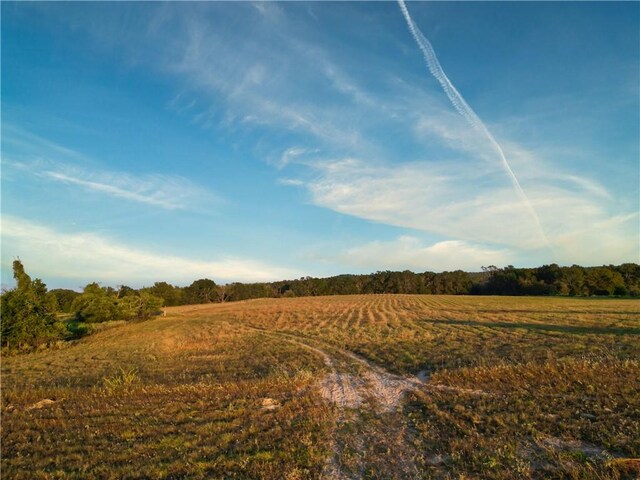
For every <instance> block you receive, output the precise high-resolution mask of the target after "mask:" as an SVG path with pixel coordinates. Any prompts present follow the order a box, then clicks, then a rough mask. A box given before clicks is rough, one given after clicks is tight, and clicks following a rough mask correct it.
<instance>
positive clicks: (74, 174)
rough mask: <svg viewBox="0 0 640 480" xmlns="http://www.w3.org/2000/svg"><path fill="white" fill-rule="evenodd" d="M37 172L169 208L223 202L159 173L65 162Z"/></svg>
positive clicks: (193, 185) (185, 180) (183, 181)
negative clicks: (74, 165) (97, 168)
mask: <svg viewBox="0 0 640 480" xmlns="http://www.w3.org/2000/svg"><path fill="white" fill-rule="evenodd" d="M37 174H38V175H40V176H42V177H44V178H47V179H51V180H53V181H56V182H60V183H64V184H67V185H75V186H78V187H81V188H84V189H85V190H87V191H90V192H95V193H98V194H104V195H109V196H111V197H115V198H121V199H124V200H131V201H134V202H140V203H144V204H147V205H151V206H154V207H160V208H164V209H167V210H188V209H194V208H197V207H198V205H202V204H206V205H208V207H210V206H211V205H212V204H220V203H221V201H220V199H218V198H217V197H215V196H214V195H212V194H211V193H209V192H207V191H206V190H204V189H203V188H201V187H199V186H197V185H195V184H194V183H193V182H192V181H190V180H188V179H186V178H184V177H180V176H169V175H158V174H147V175H131V174H129V173H125V172H108V171H98V172H87V171H82V170H80V169H78V168H69V167H67V166H62V170H59V171H52V170H45V171H42V172H39V173H37Z"/></svg>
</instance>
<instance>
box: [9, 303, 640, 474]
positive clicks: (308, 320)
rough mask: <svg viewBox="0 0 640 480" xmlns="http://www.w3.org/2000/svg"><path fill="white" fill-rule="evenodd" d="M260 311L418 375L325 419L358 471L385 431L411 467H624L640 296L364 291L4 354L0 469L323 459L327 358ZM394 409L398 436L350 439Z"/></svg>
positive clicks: (634, 452) (215, 311)
mask: <svg viewBox="0 0 640 480" xmlns="http://www.w3.org/2000/svg"><path fill="white" fill-rule="evenodd" d="M259 329H262V330H264V331H266V332H267V333H268V332H275V331H277V332H284V333H287V334H290V335H294V336H296V337H297V338H300V339H301V341H304V342H306V341H309V342H313V345H314V346H316V347H317V346H319V345H320V346H321V345H328V346H333V347H337V348H340V349H344V350H348V351H351V352H354V353H356V354H358V355H360V356H362V357H363V358H366V359H368V360H369V361H370V362H372V363H374V364H376V365H379V366H381V367H383V368H385V369H387V370H389V371H391V372H394V373H400V374H403V375H408V376H409V375H415V374H418V373H420V375H421V376H422V377H423V378H424V377H429V380H428V381H427V383H426V384H425V386H426V388H424V389H416V390H415V391H413V392H412V393H410V394H409V395H407V397H406V398H405V399H404V402H403V403H402V405H401V408H400V411H399V412H398V413H397V414H394V415H393V418H391V416H389V417H385V416H384V415H376V414H373V413H372V414H371V415H370V418H369V417H367V416H366V415H364V416H363V417H362V418H365V419H366V421H367V422H368V423H367V424H366V425H354V426H351V427H349V426H346V427H345V426H344V425H339V428H340V429H342V430H344V429H345V428H347V429H349V428H350V429H351V430H353V431H354V432H353V435H352V436H353V438H354V440H355V442H354V445H352V446H351V451H353V452H354V453H353V454H354V455H357V450H358V449H362V450H363V451H368V450H375V449H378V450H379V451H378V450H376V451H374V452H370V453H369V455H368V458H371V459H374V460H371V461H370V462H369V464H368V465H364V468H362V470H361V471H360V472H359V475H360V476H362V477H365V478H393V477H396V478H401V475H400V474H399V473H395V474H394V470H393V469H392V468H391V467H389V465H392V464H393V463H392V462H383V461H380V459H381V458H383V457H384V455H391V456H392V454H393V452H391V453H389V452H388V451H387V452H385V451H384V449H385V448H387V449H388V446H389V445H394V444H402V445H403V447H402V448H403V449H404V450H406V451H409V450H410V451H411V452H414V454H413V455H414V458H413V459H412V461H411V465H412V468H414V472H415V476H416V477H418V478H504V479H510V478H636V477H637V476H638V470H637V466H634V465H637V464H634V462H632V461H630V460H628V459H630V458H636V457H640V393H639V392H640V380H639V379H640V362H639V359H640V302H638V301H634V300H614V299H595V300H594V299H569V298H526V297H519V298H515V297H454V296H414V295H375V296H374V295H369V296H346V297H338V296H336V297H313V298H286V299H284V298H283V299H264V300H253V301H247V302H239V303H229V304H216V305H200V306H187V307H176V308H173V309H169V313H168V315H167V317H162V318H156V319H153V320H150V321H147V322H142V323H132V324H127V325H125V326H121V327H115V328H112V329H109V330H105V331H102V332H99V333H97V334H95V335H92V336H90V337H87V338H84V339H82V340H80V341H78V342H76V343H74V344H72V345H69V346H67V347H65V348H62V349H60V350H50V351H45V352H40V353H36V354H32V355H25V356H16V357H7V358H3V364H2V474H3V478H318V477H321V476H322V474H323V471H325V472H326V470H325V466H326V464H327V462H328V460H329V459H330V458H331V455H332V438H333V435H334V431H335V428H337V424H338V423H339V422H343V419H344V415H343V414H342V413H341V412H340V411H339V409H338V408H336V407H335V406H333V405H329V404H327V402H326V401H325V400H324V399H323V398H322V397H321V396H320V395H319V388H318V386H319V383H320V380H321V379H322V378H323V376H324V375H325V374H326V373H327V370H326V367H325V365H324V363H323V360H322V358H321V357H320V356H319V355H317V354H315V353H314V352H313V351H312V350H310V349H306V348H304V347H303V346H302V345H300V344H296V343H295V342H287V341H284V340H283V338H282V337H279V336H277V335H269V334H265V333H263V332H261V331H260V330H259ZM436 387H437V388H436ZM43 399H49V400H52V401H54V403H50V404H48V405H45V406H43V407H42V408H31V407H33V406H34V405H36V404H37V402H39V401H41V400H43ZM365 413H366V412H365ZM391 421H393V422H400V423H402V424H403V426H404V427H406V428H402V429H399V428H397V429H393V431H395V432H397V431H402V432H403V433H402V436H403V438H395V439H393V441H388V442H385V441H383V440H384V439H381V440H380V442H377V441H376V442H370V441H368V442H367V444H364V445H363V444H359V442H358V441H357V440H358V430H359V429H361V430H363V431H371V432H376V435H378V434H379V435H380V436H384V435H385V424H386V423H388V422H391ZM362 438H366V439H368V440H370V439H371V438H372V436H371V435H369V436H363V437H361V439H362ZM407 446H410V447H411V448H410V449H408V447H407ZM399 448H400V447H399ZM346 450H348V449H346ZM376 458H378V461H377V462H376V461H375V459H376ZM394 468H395V467H394ZM398 471H399V470H398ZM403 475H405V474H404V473H403Z"/></svg>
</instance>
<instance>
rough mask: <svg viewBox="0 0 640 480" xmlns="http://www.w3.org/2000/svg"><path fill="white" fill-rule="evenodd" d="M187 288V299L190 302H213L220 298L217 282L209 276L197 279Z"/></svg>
mask: <svg viewBox="0 0 640 480" xmlns="http://www.w3.org/2000/svg"><path fill="white" fill-rule="evenodd" d="M185 290H186V292H185V293H186V296H187V301H188V302H189V303H211V302H215V301H217V300H218V299H219V298H220V294H219V291H218V286H217V285H216V282H214V281H213V280H209V279H208V278H201V279H200V280H196V281H195V282H193V283H192V284H191V285H189V286H188V287H187V288H186V289H185Z"/></svg>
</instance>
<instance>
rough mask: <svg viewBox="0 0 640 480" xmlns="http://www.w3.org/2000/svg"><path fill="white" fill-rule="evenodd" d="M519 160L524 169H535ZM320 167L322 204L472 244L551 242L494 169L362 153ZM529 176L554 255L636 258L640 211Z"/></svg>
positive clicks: (317, 200)
mask: <svg viewBox="0 0 640 480" xmlns="http://www.w3.org/2000/svg"><path fill="white" fill-rule="evenodd" d="M519 161H520V162H521V164H520V166H521V167H522V170H523V171H524V170H527V171H528V170H529V169H530V168H531V166H529V167H528V169H525V164H524V161H523V160H522V159H519ZM537 166H540V165H539V164H538V165H537ZM314 170H315V175H313V176H311V177H310V179H308V180H306V181H304V188H306V189H307V190H308V191H309V193H310V195H311V201H312V202H313V203H314V204H316V205H320V206H323V207H326V208H330V209H332V210H334V211H337V212H340V213H344V214H348V215H353V216H356V217H359V218H365V219H368V220H372V221H375V222H380V223H384V224H387V225H395V226H398V227H408V228H412V229H416V230H422V231H425V232H431V233H437V234H439V235H442V236H444V237H445V238H447V237H448V238H454V239H459V240H464V241H466V242H472V243H477V242H480V243H484V244H489V245H503V246H508V247H509V248H510V249H511V250H513V249H520V250H524V251H536V250H539V249H544V247H545V245H544V244H543V243H542V242H541V241H540V237H539V236H538V235H537V229H536V226H535V225H534V224H533V222H531V221H530V217H529V215H528V213H527V210H526V207H525V206H524V205H523V204H522V203H521V202H519V201H517V199H514V196H513V193H512V191H511V189H510V187H509V186H508V185H502V186H501V185H500V183H499V182H497V180H496V176H495V174H494V175H491V174H487V173H486V172H482V171H480V172H475V171H473V170H472V169H462V171H455V172H454V171H452V170H451V168H450V165H449V164H448V163H440V164H434V163H432V162H429V163H426V162H425V163H420V162H416V163H411V164H406V163H405V164H402V165H399V166H398V165H392V164H384V163H380V164H376V165H372V164H371V163H369V162H364V161H361V160H358V159H343V160H338V161H323V162H317V163H316V164H315V166H314ZM525 178H527V183H528V190H529V192H530V193H529V195H530V199H531V202H532V203H533V205H534V206H535V207H536V208H537V209H538V210H539V211H540V212H542V215H541V221H542V222H543V224H544V225H545V227H546V228H547V231H548V232H549V237H550V239H551V242H552V245H553V247H554V248H555V249H556V256H557V258H556V259H555V261H559V262H562V263H572V262H578V261H582V262H585V263H587V264H593V263H599V262H611V261H614V259H615V261H634V260H635V259H637V255H638V238H640V237H639V236H638V228H637V226H638V224H637V218H638V215H637V214H636V213H628V214H616V213H615V211H614V212H611V209H612V206H611V204H603V203H602V201H601V200H602V199H603V198H606V197H607V196H608V193H607V192H606V190H604V189H603V187H601V186H599V185H597V184H595V183H593V182H591V181H581V180H580V179H579V178H578V179H576V178H573V177H569V178H566V176H565V175H563V174H562V173H560V174H559V175H557V176H555V175H551V174H550V173H549V172H547V173H546V174H537V175H534V174H533V173H528V174H527V175H525ZM567 180H568V182H567ZM469 186H473V188H469ZM594 189H596V190H598V192H599V195H598V196H596V197H594V196H593V195H592V194H590V192H592V191H593V190H594ZM597 225H602V226H603V227H604V226H605V225H606V228H597V227H595V226H597ZM568 239H571V241H569V240H568ZM543 261H544V257H543Z"/></svg>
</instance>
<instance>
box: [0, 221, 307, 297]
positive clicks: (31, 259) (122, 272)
mask: <svg viewBox="0 0 640 480" xmlns="http://www.w3.org/2000/svg"><path fill="white" fill-rule="evenodd" d="M2 244H3V245H2V250H3V257H2V261H3V265H2V267H3V269H9V270H10V265H8V263H9V262H10V261H11V259H12V258H15V257H20V258H21V259H22V260H23V261H24V262H25V265H27V267H28V269H29V271H30V272H33V274H34V275H35V276H38V277H42V278H44V279H45V280H46V279H47V277H56V278H61V277H62V278H68V279H71V280H73V279H87V278H90V279H95V280H96V281H101V282H107V283H111V284H113V283H119V282H127V283H130V284H135V285H143V284H146V285H149V284H151V283H153V282H154V281H160V280H164V281H170V282H175V283H181V284H185V283H190V282H191V281H193V280H196V279H198V278H202V277H208V278H212V279H214V280H216V281H218V282H231V281H246V282H250V281H267V280H278V279H283V278H295V277H297V276H299V272H297V271H294V270H290V269H287V268H283V267H276V266H273V265H269V264H267V263H264V262H262V261H259V260H254V259H251V258H238V257H231V256H227V257H222V258H219V259H206V260H198V259H193V258H188V257H182V256H176V255H171V254H165V253H163V252H153V251H149V250H144V249H141V248H138V247H134V246H131V245H127V244H123V243H121V242H119V241H116V240H112V239H109V238H106V237H104V236H101V235H99V234H96V233H91V232H73V233H68V232H60V231H56V230H54V229H52V228H50V227H48V226H45V225H41V224H39V223H34V222H31V221H29V220H25V219H23V218H19V217H15V216H9V215H3V216H2ZM5 262H6V263H7V264H4V263H5Z"/></svg>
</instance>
